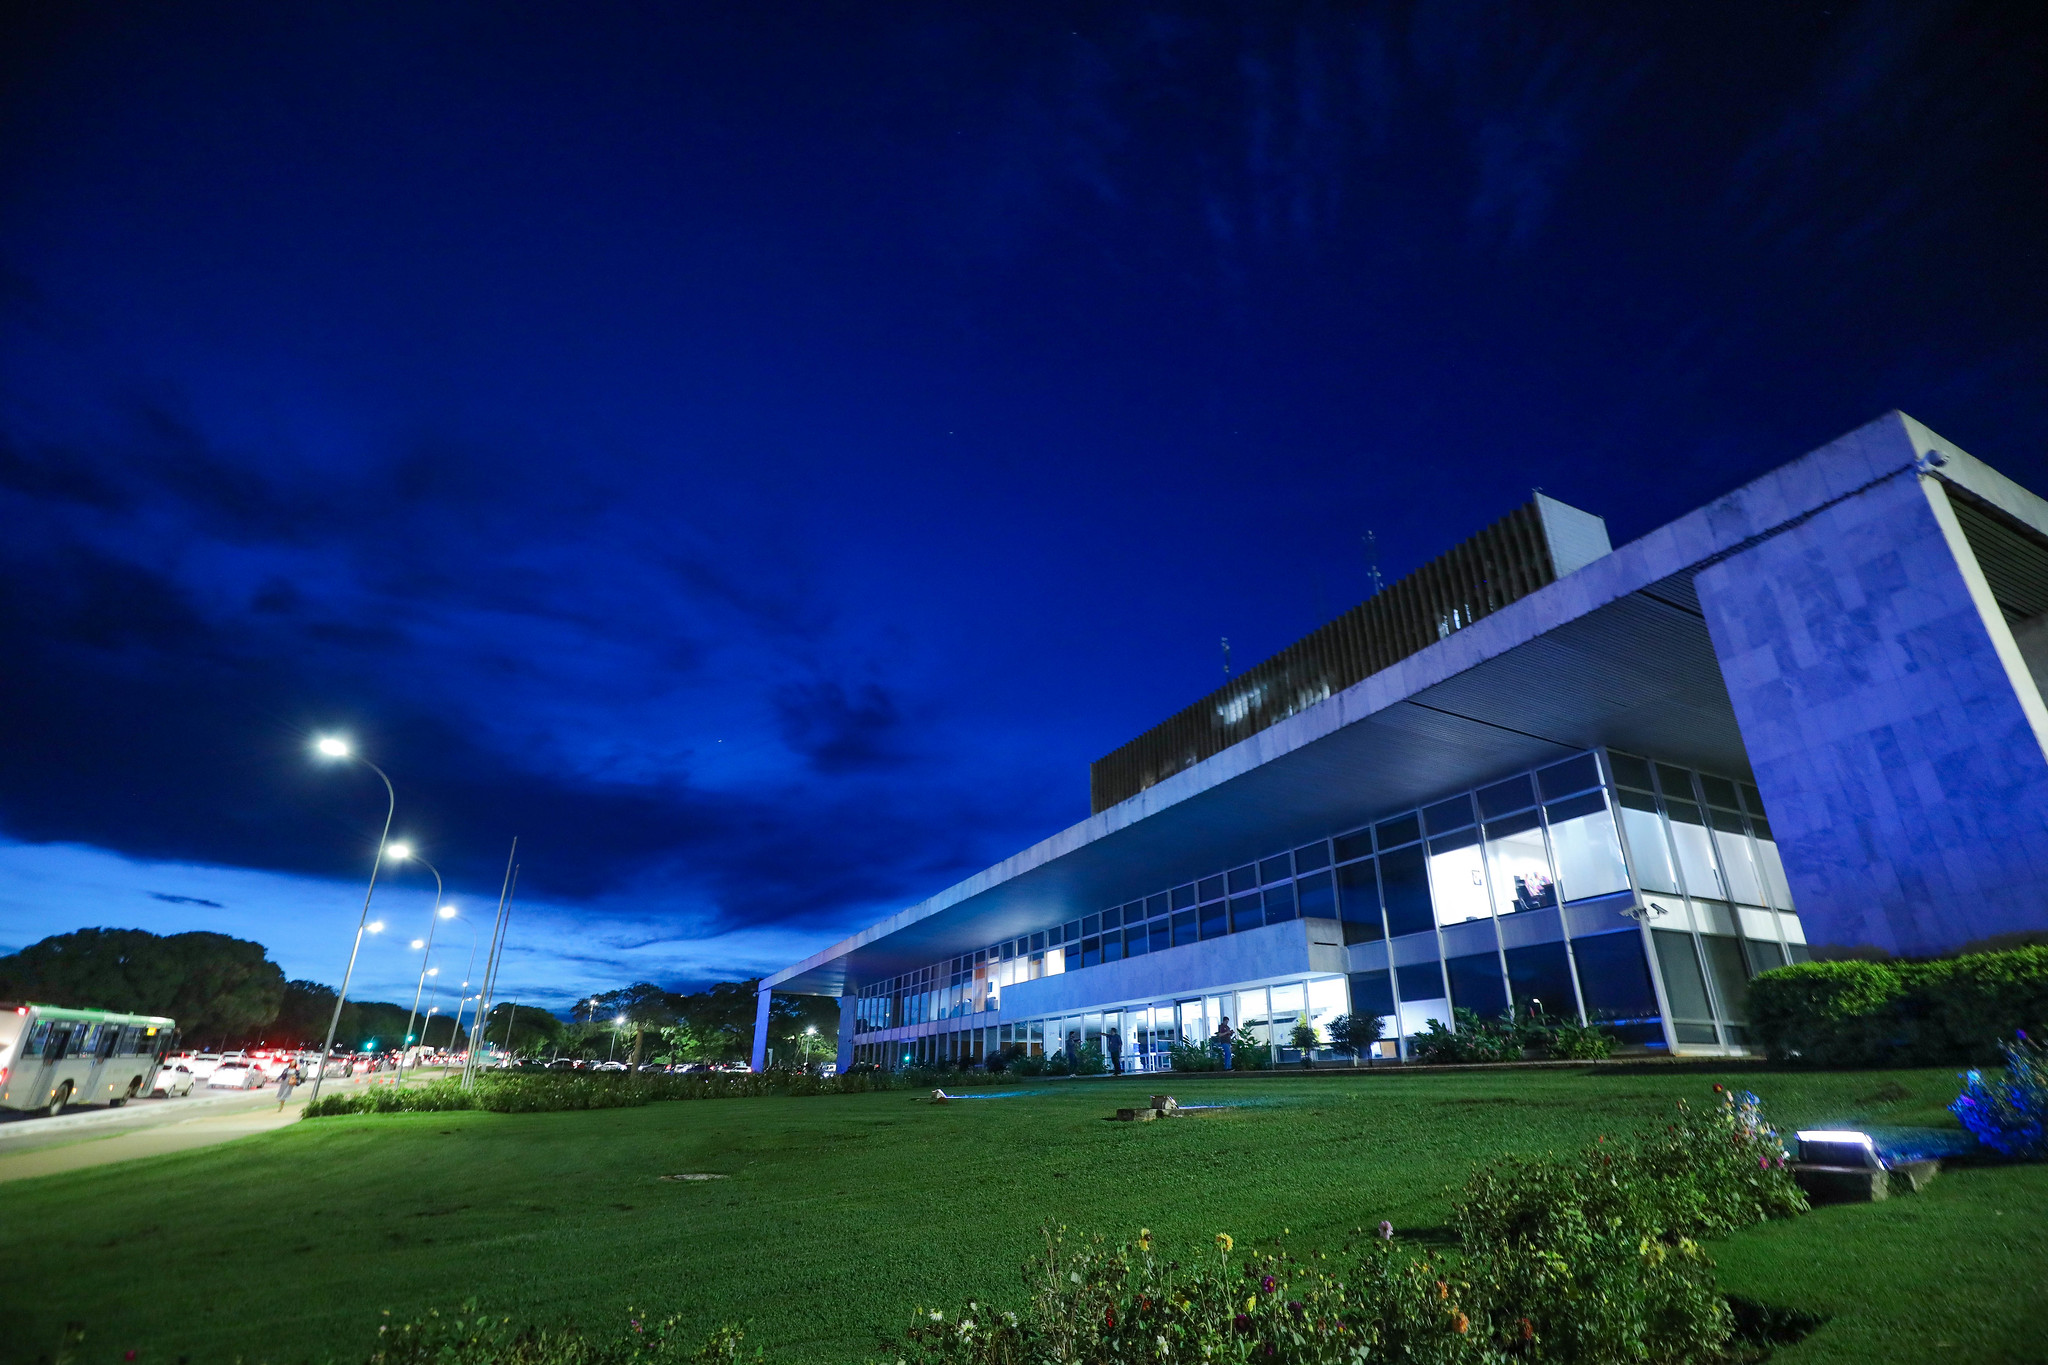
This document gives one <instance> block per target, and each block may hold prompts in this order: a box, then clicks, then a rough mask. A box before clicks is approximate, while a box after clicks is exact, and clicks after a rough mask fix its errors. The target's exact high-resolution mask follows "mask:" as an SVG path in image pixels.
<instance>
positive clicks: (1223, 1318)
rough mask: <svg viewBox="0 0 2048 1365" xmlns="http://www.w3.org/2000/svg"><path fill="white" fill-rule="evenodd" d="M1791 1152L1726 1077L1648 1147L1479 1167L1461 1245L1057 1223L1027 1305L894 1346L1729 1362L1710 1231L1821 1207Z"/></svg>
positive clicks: (966, 1318)
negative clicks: (1133, 1230) (1319, 1250)
mask: <svg viewBox="0 0 2048 1365" xmlns="http://www.w3.org/2000/svg"><path fill="white" fill-rule="evenodd" d="M1782 1157H1783V1152H1782V1149H1781V1147H1780V1145H1779V1142H1778V1137H1777V1134H1776V1132H1775V1131H1774V1130H1773V1129H1772V1128H1771V1127H1770V1125H1769V1124H1768V1123H1766V1122H1765V1121H1764V1118H1763V1114H1762V1112H1761V1110H1760V1108H1759V1107H1758V1105H1757V1103H1756V1097H1755V1096H1753V1095H1747V1094H1744V1095H1732V1096H1731V1095H1728V1094H1726V1093H1725V1092H1724V1093H1723V1096H1722V1103H1721V1104H1719V1105H1716V1106H1715V1107H1714V1108H1713V1109H1711V1110H1709V1111H1708V1112H1706V1113H1704V1114H1698V1115H1695V1114H1694V1113H1692V1112H1691V1111H1690V1110H1687V1109H1684V1108H1681V1109H1680V1111H1679V1113H1678V1115H1677V1117H1676V1119H1675V1120H1674V1122H1672V1123H1670V1124H1668V1125H1666V1126H1665V1128H1664V1129H1663V1131H1661V1132H1654V1133H1648V1134H1637V1135H1636V1138H1635V1140H1634V1142H1633V1143H1631V1144H1612V1145H1610V1144H1608V1143H1607V1142H1606V1141H1605V1140H1604V1139H1603V1140H1602V1141H1600V1142H1597V1143H1595V1144H1593V1145H1592V1146H1591V1147H1589V1148H1588V1149H1586V1150H1585V1151H1583V1152H1581V1153H1579V1154H1578V1155H1577V1156H1575V1157H1571V1158H1567V1159H1557V1158H1543V1159H1539V1160H1508V1161H1502V1162H1498V1163H1495V1164H1493V1165H1491V1166H1488V1167H1485V1168H1482V1169H1481V1170H1479V1171H1477V1172H1475V1173H1474V1174H1473V1176H1472V1178H1471V1179H1470V1181H1468V1183H1467V1184H1466V1186H1465V1188H1464V1190H1463V1192H1462V1194H1461V1195H1460V1196H1459V1199H1458V1201H1457V1206H1456V1225H1457V1230H1458V1233H1459V1245H1460V1252H1459V1254H1458V1255H1457V1256H1456V1257H1453V1258H1448V1259H1446V1258H1444V1257H1442V1256H1441V1255H1440V1254H1438V1253H1432V1252H1430V1251H1427V1250H1424V1249H1419V1248H1411V1247H1410V1246H1408V1245H1407V1244H1406V1243H1402V1242H1398V1241H1396V1240H1395V1239H1394V1235H1393V1228H1392V1226H1391V1225H1390V1224H1385V1223H1382V1224H1381V1225H1380V1235H1379V1236H1377V1237H1369V1238H1367V1239H1366V1240H1365V1242H1364V1244H1363V1245H1362V1246H1351V1247H1346V1248H1345V1249H1344V1253H1345V1254H1343V1255H1338V1256H1331V1257H1329V1258H1327V1259H1326V1258H1325V1257H1323V1256H1320V1255H1317V1256H1304V1257H1299V1258H1297V1257H1295V1256H1293V1255H1291V1254H1290V1253H1289V1252H1287V1251H1286V1250H1285V1249H1284V1248H1283V1247H1282V1246H1281V1245H1280V1244H1279V1243H1278V1242H1277V1241H1276V1242H1275V1243H1273V1244H1272V1246H1271V1248H1270V1249H1259V1248H1249V1247H1248V1248H1247V1249H1246V1250H1245V1252H1244V1253H1243V1254H1242V1255H1239V1254H1238V1253H1237V1251H1236V1247H1235V1244H1234V1242H1233V1241H1232V1239H1231V1238H1230V1237H1229V1236H1228V1235H1227V1234H1222V1233H1219V1234H1217V1236H1216V1239H1215V1245H1214V1248H1213V1249H1210V1248H1204V1249H1203V1251H1202V1253H1201V1254H1199V1255H1193V1256H1185V1257H1183V1258H1182V1260H1181V1261H1173V1262H1168V1263H1167V1264H1165V1265H1163V1266H1162V1265H1161V1264H1160V1262H1159V1260H1158V1258H1157V1257H1155V1255H1154V1253H1153V1247H1152V1240H1151V1235H1150V1233H1148V1232H1145V1231H1143V1230H1140V1232H1139V1234H1138V1238H1137V1240H1136V1241H1135V1242H1133V1243H1130V1244H1127V1245H1124V1246H1120V1247H1114V1248H1112V1247H1108V1246H1106V1245H1105V1244H1104V1243H1103V1242H1102V1240H1101V1239H1100V1238H1097V1239H1095V1240H1094V1241H1092V1242H1090V1243H1087V1244H1085V1245H1083V1246H1080V1247H1078V1248H1072V1249H1070V1248H1069V1247H1068V1246H1067V1244H1066V1242H1065V1239H1064V1237H1063V1236H1062V1235H1061V1233H1060V1232H1057V1231H1054V1230H1051V1229H1048V1230H1047V1233H1046V1244H1045V1250H1044V1253H1043V1254H1042V1255H1041V1256H1039V1257H1038V1258H1037V1259H1036V1260H1035V1261H1034V1262H1033V1263H1032V1264H1031V1265H1028V1266H1026V1267H1025V1283H1026V1287H1027V1289H1028V1291H1029V1292H1028V1300H1027V1302H1026V1304H1025V1306H1024V1307H1023V1309H1022V1310H1021V1311H1018V1312H1004V1311H998V1310H996V1309H994V1308H991V1307H988V1306H986V1305H983V1304H981V1303H979V1302H971V1303H969V1304H968V1305H967V1306H966V1307H965V1308H964V1309H962V1310H959V1311H955V1312H951V1313H949V1312H946V1311H943V1310H935V1309H920V1310H918V1312H917V1314H916V1317H915V1319H914V1321H913V1323H912V1325H911V1326H910V1327H909V1329H908V1330H907V1331H906V1333H905V1335H904V1337H903V1338H902V1340H900V1341H898V1342H894V1343H888V1344H887V1345H888V1354H889V1355H891V1356H894V1357H895V1358H897V1359H899V1360H901V1361H903V1362H905V1365H911V1363H912V1362H914V1363H915V1365H1041V1362H1043V1363H1044V1365H1050V1363H1051V1362H1054V1361H1058V1362H1071V1363H1072V1365H1112V1362H1119V1363H1120V1362H1130V1361H1142V1360H1150V1361H1161V1360H1167V1361H1171V1360H1210V1361H1219V1362H1220V1361H1251V1360H1267V1359H1272V1360H1279V1361H1287V1362H1311V1363H1313V1365H1322V1363H1323V1362H1329V1363H1330V1365H1335V1362H1340V1361H1341V1362H1359V1361H1377V1360H1387V1361H1408V1362H1430V1363H1433V1365H1463V1362H1475V1363H1477V1362H1485V1363H1486V1365H1502V1363H1503V1362H1507V1361H1511V1360H1513V1361H1549V1362H1558V1363H1559V1365H1562V1363H1563V1362H1573V1365H1621V1363H1622V1362H1628V1363H1629V1365H1641V1362H1646V1361H1658V1362H1673V1363H1674V1365H1682V1363H1684V1362H1703V1363H1704V1362H1708V1361H1718V1360H1723V1359H1726V1358H1727V1357H1726V1356H1725V1355H1724V1351H1725V1349H1726V1348H1727V1346H1728V1344H1729V1341H1730V1335H1731V1331H1732V1328H1733V1326H1734V1322H1733V1316H1732V1314H1731V1312H1730V1310H1729V1306H1728V1304H1727V1302H1726V1300H1724V1299H1723V1298H1722V1297H1721V1295H1720V1293H1719V1292H1718V1290H1717V1289H1716V1287H1715V1283H1714V1267H1713V1262H1712V1261H1711V1260H1709V1259H1708V1258H1707V1255H1706V1253H1705V1252H1704V1251H1703V1250H1702V1249H1701V1247H1700V1245H1699V1242H1698V1240H1697V1239H1698V1238H1700V1237H1701V1236H1705V1235H1708V1234H1712V1233H1718V1232H1724V1231H1728V1230H1730V1229H1732V1228H1735V1227H1741V1226H1744V1225H1746V1224H1749V1223H1754V1222H1757V1221H1759V1220H1761V1219H1763V1218H1767V1217H1780V1216H1785V1215H1789V1214H1792V1213H1797V1212H1799V1211H1801V1210H1803V1209H1804V1208H1805V1207H1806V1205H1805V1201H1804V1200H1803V1199H1802V1198H1801V1196H1800V1195H1799V1192H1798V1188H1797V1187H1796V1186H1795V1185H1794V1184H1793V1183H1792V1181H1791V1178H1790V1176H1789V1174H1788V1173H1787V1172H1786V1170H1785V1168H1784V1165H1783V1162H1782ZM1182 1261H1184V1262H1185V1265H1183V1264H1182Z"/></svg>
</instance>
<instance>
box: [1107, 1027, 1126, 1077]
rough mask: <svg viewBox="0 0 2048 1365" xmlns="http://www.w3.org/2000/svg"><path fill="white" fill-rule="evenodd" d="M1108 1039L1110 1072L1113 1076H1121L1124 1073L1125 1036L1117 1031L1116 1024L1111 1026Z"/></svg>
mask: <svg viewBox="0 0 2048 1365" xmlns="http://www.w3.org/2000/svg"><path fill="white" fill-rule="evenodd" d="M1107 1041H1108V1043H1109V1073H1110V1074H1111V1075H1112V1076H1121V1075H1123V1074H1124V1036H1123V1034H1121V1033H1119V1032H1117V1030H1116V1027H1115V1025H1111V1026H1110V1030H1109V1035H1108V1038H1107Z"/></svg>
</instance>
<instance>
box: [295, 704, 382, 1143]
mask: <svg viewBox="0 0 2048 1365" xmlns="http://www.w3.org/2000/svg"><path fill="white" fill-rule="evenodd" d="M313 749H314V752H316V753H318V754H319V755H320V757H322V758H326V759H353V760H354V761H356V762H357V763H360V764H362V765H363V766H364V767H365V768H368V769H369V770H370V771H371V772H373V773H375V774H377V776H378V777H379V778H381V779H382V780H383V782H384V795H385V797H386V801H385V806H384V832H383V833H382V834H380V835H378V836H377V856H376V857H375V858H374V859H372V860H371V863H370V884H369V886H368V887H367V888H365V890H364V891H363V913H362V914H361V915H360V916H358V917H357V919H356V937H355V942H354V943H352V944H351V945H349V950H348V968H347V970H345V971H344V972H342V974H341V990H340V991H338V992H337V993H336V994H335V997H334V1018H332V1019H330V1020H329V1021H328V1023H327V1041H326V1042H325V1043H324V1044H322V1045H321V1048H320V1066H319V1069H318V1070H316V1071H315V1072H314V1073H313V1093H312V1094H311V1095H310V1096H308V1097H307V1102H308V1103H309V1104H310V1103H311V1102H312V1101H313V1100H317V1099H319V1098H320V1082H321V1081H323V1080H325V1079H326V1078H327V1059H328V1058H329V1057H330V1056H332V1055H333V1053H334V1034H335V1031H336V1030H337V1029H339V1028H340V1027H341V1007H342V1006H343V1005H344V1004H346V1003H347V1001H348V987H349V982H350V981H351V980H353V979H354V977H355V974H356V955H357V954H359V953H360V952H362V950H363V935H364V934H365V933H376V932H377V930H378V929H382V928H383V927H384V926H383V922H382V921H381V920H380V921H378V923H377V926H376V928H371V926H370V898H371V897H372V896H374V895H376V894H377V873H378V872H379V871H380V870H381V869H382V868H383V866H384V853H385V850H386V846H387V845H388V844H389V842H390V839H391V817H392V816H393V815H395V814H397V812H398V793H397V792H396V791H395V790H393V788H392V786H391V779H390V778H389V777H387V776H385V773H384V770H383V769H382V768H380V767H378V766H377V765H376V764H374V763H372V762H370V760H369V759H367V758H364V757H363V756H362V755H361V754H359V753H357V752H355V749H354V747H353V746H351V745H350V744H349V742H348V741H347V740H345V739H343V738H341V737H340V736H339V735H323V736H322V737H321V738H319V739H317V740H315V741H314V742H313Z"/></svg>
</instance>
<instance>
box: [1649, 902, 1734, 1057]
mask: <svg viewBox="0 0 2048 1365" xmlns="http://www.w3.org/2000/svg"><path fill="white" fill-rule="evenodd" d="M1650 937H1651V938H1652V939H1654V940H1655V941H1656V944H1657V965H1658V966H1660V967H1662V968H1663V969H1664V997H1665V999H1667V1000H1669V1001H1670V1002H1671V1031H1672V1032H1673V1033H1674V1034H1676V1035H1677V1037H1678V1041H1679V1042H1681V1043H1716V1042H1719V1041H1720V1039H1719V1038H1718V1037H1717V1036H1715V1033H1714V1025H1713V1024H1712V1022H1711V1020H1712V1019H1713V1017H1714V1011H1713V1007H1712V1006H1711V1005H1709V1004H1708V1003H1707V979H1706V976H1705V974H1704V973H1702V972H1701V971H1700V959H1699V955H1698V954H1697V953H1695V952H1694V951H1693V946H1692V935H1691V934H1686V933H1680V932H1679V931H1677V930H1675V929H1655V930H1652V931H1651V933H1650Z"/></svg>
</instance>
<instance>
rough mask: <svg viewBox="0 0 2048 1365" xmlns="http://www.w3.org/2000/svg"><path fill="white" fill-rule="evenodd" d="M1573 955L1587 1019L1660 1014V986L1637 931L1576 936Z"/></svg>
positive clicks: (1637, 1019) (1631, 1018)
mask: <svg viewBox="0 0 2048 1365" xmlns="http://www.w3.org/2000/svg"><path fill="white" fill-rule="evenodd" d="M1572 955H1573V956H1574V957H1576V958H1577V959H1578V962H1579V989H1580V990H1582V991H1584V992H1585V993H1586V1017H1587V1018H1588V1019H1591V1020H1597V1021H1606V1022H1610V1023H1620V1022H1625V1023H1639V1022H1642V1021H1644V1020H1654V1019H1656V1018H1657V1017H1658V1014H1657V988H1656V986H1655V985H1654V984H1653V983H1652V982H1651V980H1650V964H1649V963H1648V962H1647V961H1645V960H1644V958H1643V941H1642V936H1641V935H1640V934H1639V933H1638V932H1637V931H1636V930H1634V929H1623V930H1621V931H1619V932H1616V933H1612V934H1596V935H1595V936H1593V937H1592V938H1580V939H1573V940H1572ZM1658 1036H1660V1037H1661V1036H1662V1031H1661V1030H1659V1034H1658Z"/></svg>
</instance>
